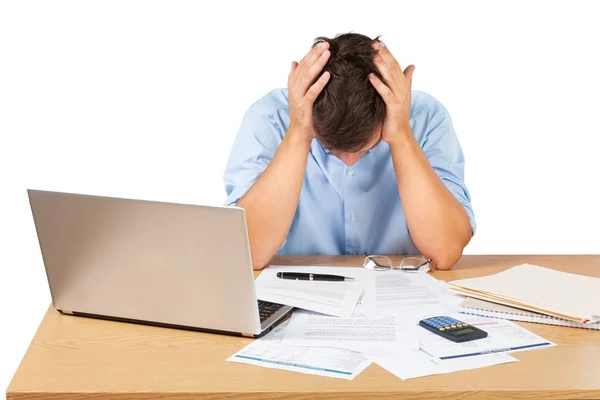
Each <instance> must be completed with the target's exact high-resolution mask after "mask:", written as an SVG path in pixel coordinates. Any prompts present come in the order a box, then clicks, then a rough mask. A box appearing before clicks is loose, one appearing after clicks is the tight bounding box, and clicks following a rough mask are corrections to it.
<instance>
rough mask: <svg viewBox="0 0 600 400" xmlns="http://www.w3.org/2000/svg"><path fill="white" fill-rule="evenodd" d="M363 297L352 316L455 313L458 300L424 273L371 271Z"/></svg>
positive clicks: (439, 283) (420, 315)
mask: <svg viewBox="0 0 600 400" xmlns="http://www.w3.org/2000/svg"><path fill="white" fill-rule="evenodd" d="M371 272H372V277H371V279H368V280H366V281H365V285H366V286H365V295H364V297H363V300H362V303H361V305H360V307H357V309H356V310H355V315H369V316H375V315H403V316H410V317H414V318H419V317H427V316H433V315H443V314H448V313H450V312H456V311H458V304H459V303H460V299H459V298H457V297H456V296H452V295H451V293H450V291H449V290H448V289H447V287H446V286H445V285H444V284H443V283H441V282H440V281H438V280H437V279H435V278H433V277H432V276H430V275H428V274H424V273H411V272H402V271H395V270H390V271H385V272H383V271H378V272H375V271H371Z"/></svg>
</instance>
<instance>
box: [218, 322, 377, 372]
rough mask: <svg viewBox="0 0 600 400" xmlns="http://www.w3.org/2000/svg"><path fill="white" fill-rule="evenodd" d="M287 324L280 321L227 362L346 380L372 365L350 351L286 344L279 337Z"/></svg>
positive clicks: (362, 356)
mask: <svg viewBox="0 0 600 400" xmlns="http://www.w3.org/2000/svg"><path fill="white" fill-rule="evenodd" d="M288 323H289V321H285V322H283V323H282V324H281V325H279V326H278V327H276V328H275V329H273V330H272V331H271V332H269V333H268V334H267V335H266V336H264V337H262V338H260V339H257V340H255V341H254V342H252V343H250V344H249V345H248V346H246V347H244V348H243V349H242V350H240V351H239V352H237V353H236V354H234V355H233V356H231V357H229V358H228V359H227V361H233V362H239V363H244V364H251V365H257V366H261V367H266V368H276V369H283V370H287V371H294V372H301V373H304V374H311V375H320V376H328V377H332V378H340V379H346V380H352V379H354V377H355V376H356V375H358V374H360V373H361V372H362V371H363V370H364V369H365V368H367V367H368V366H369V365H370V364H371V360H370V359H369V358H368V357H366V356H364V355H362V354H360V353H356V352H353V351H348V350H342V349H323V348H309V347H290V346H285V345H283V344H282V342H281V339H282V337H283V335H284V332H285V330H286V327H287V325H288Z"/></svg>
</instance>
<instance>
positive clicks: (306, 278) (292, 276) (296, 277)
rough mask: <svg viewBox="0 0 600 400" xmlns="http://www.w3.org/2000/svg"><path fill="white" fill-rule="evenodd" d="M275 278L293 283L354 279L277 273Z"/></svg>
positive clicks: (298, 273)
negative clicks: (293, 281) (292, 281)
mask: <svg viewBox="0 0 600 400" xmlns="http://www.w3.org/2000/svg"><path fill="white" fill-rule="evenodd" d="M277 277H278V278H280V279H291V280H295V281H329V282H338V281H346V282H348V281H353V280H354V278H350V277H347V276H341V275H327V274H312V273H306V272H278V273H277Z"/></svg>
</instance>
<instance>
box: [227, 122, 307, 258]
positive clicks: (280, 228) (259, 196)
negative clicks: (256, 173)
mask: <svg viewBox="0 0 600 400" xmlns="http://www.w3.org/2000/svg"><path fill="white" fill-rule="evenodd" d="M310 143H311V142H310V140H307V138H306V135H304V134H303V133H302V132H298V133H297V132H295V131H293V130H291V129H290V130H288V132H287V134H286V135H285V136H284V139H283V141H282V142H281V145H280V146H279V148H278V149H277V152H276V153H275V156H274V157H273V159H272V160H271V162H270V163H269V165H268V167H267V168H266V169H265V171H264V172H263V174H262V175H261V176H260V178H258V180H257V181H256V182H255V183H254V185H252V187H251V188H250V189H249V190H248V192H247V193H246V194H245V195H244V196H243V197H242V198H241V199H240V201H239V202H238V204H237V205H238V206H239V207H242V208H244V210H245V211H246V221H247V225H248V236H249V239H250V248H251V251H252V264H253V266H254V268H262V267H264V266H265V265H266V264H267V263H268V262H269V261H270V260H271V258H272V257H273V256H274V255H275V254H276V253H277V251H278V250H279V249H280V248H281V245H282V244H283V243H284V241H285V239H286V237H287V235H288V232H289V229H290V226H291V224H292V221H293V219H294V214H295V213H296V208H297V207H298V200H299V198H300V192H301V190H302V182H303V181H304V174H305V171H306V163H307V159H308V152H309V150H310Z"/></svg>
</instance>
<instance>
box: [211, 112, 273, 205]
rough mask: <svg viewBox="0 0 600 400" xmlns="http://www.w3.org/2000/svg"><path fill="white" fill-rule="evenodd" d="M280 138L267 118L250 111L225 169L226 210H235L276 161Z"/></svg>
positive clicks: (245, 117)
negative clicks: (268, 166)
mask: <svg viewBox="0 0 600 400" xmlns="http://www.w3.org/2000/svg"><path fill="white" fill-rule="evenodd" d="M280 143H281V136H280V135H279V133H278V129H277V127H276V126H275V125H274V124H273V123H272V122H270V121H269V120H268V119H267V118H265V117H263V116H262V115H259V114H258V113H257V112H256V111H254V110H253V109H250V110H248V111H247V112H246V114H245V115H244V118H243V119H242V123H241V126H240V128H239V131H238V133H237V135H236V138H235V140H234V143H233V147H232V149H231V154H230V155H229V160H228V162H227V166H226V167H225V174H224V178H223V180H224V183H225V191H226V193H227V199H226V201H225V205H226V206H234V205H236V204H237V202H238V201H239V200H240V198H242V196H244V194H245V193H246V192H247V191H248V189H250V188H251V187H252V185H253V184H254V182H256V180H257V179H258V178H259V177H260V175H261V174H262V173H263V172H264V170H265V169H266V168H267V165H269V163H270V162H271V160H272V159H273V156H274V155H275V151H276V150H277V147H278V146H279V144H280Z"/></svg>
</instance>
